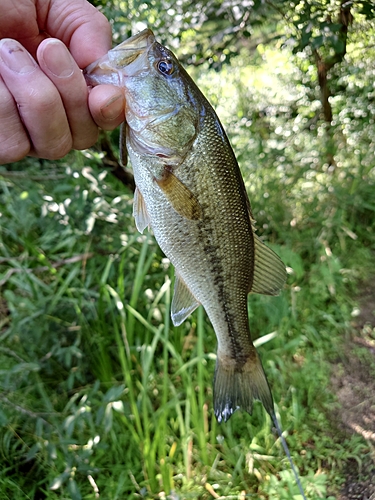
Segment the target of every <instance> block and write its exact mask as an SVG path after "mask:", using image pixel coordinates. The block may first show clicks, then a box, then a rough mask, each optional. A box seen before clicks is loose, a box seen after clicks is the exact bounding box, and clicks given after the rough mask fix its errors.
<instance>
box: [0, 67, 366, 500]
mask: <svg viewBox="0 0 375 500" xmlns="http://www.w3.org/2000/svg"><path fill="white" fill-rule="evenodd" d="M227 76H228V75H227ZM243 76H244V78H246V77H247V76H246V74H245V75H243ZM228 78H229V77H228ZM228 78H227V85H229V84H230V82H229V83H228ZM236 78H237V76H236ZM202 85H204V82H202ZM229 86H230V85H229ZM278 88H282V87H280V86H279V87H278ZM240 90H241V92H242V94H241V92H240V93H239V94H238V95H239V98H241V100H242V101H241V102H242V105H241V106H242V107H241V106H239V108H238V109H239V113H240V114H242V117H243V116H247V117H248V120H247V121H246V123H245V122H244V121H243V120H242V118H241V117H240V116H237V117H228V118H227V126H228V130H229V131H230V133H231V137H232V139H233V142H234V143H235V144H236V152H237V154H238V157H239V159H240V162H241V167H242V169H243V172H244V176H245V181H246V184H247V187H248V190H249V193H250V195H251V201H252V205H253V209H254V213H255V214H256V218H257V227H258V228H259V231H258V233H259V234H260V235H261V236H263V237H265V239H266V240H267V241H268V242H269V244H270V245H271V246H272V247H273V248H274V249H275V251H277V252H278V253H279V255H280V256H281V258H282V259H283V260H284V262H285V264H286V265H287V266H288V268H290V269H289V272H290V274H289V278H288V283H287V285H286V287H285V290H284V291H283V292H282V294H281V295H280V296H279V297H276V298H269V297H263V296H255V295H254V296H250V297H249V321H250V326H251V331H252V334H253V337H254V339H257V340H256V342H257V344H258V345H259V352H260V354H261V356H262V360H263V364H264V367H265V370H266V372H267V375H268V378H269V381H270V384H271V387H272V390H273V394H274V399H275V403H276V409H277V414H278V417H279V419H280V421H281V425H282V428H283V429H284V433H285V435H286V439H287V442H288V445H289V447H290V450H291V454H292V456H293V459H294V461H295V463H296V466H297V468H298V470H299V472H300V475H301V480H302V484H303V486H304V488H305V491H306V496H307V498H308V499H320V498H325V499H328V498H331V499H333V498H334V497H335V495H336V493H337V491H338V489H339V487H340V484H341V483H342V482H343V480H344V468H345V464H346V462H347V461H348V460H349V459H354V460H356V461H358V463H360V462H361V461H363V460H366V459H367V458H366V457H369V456H370V454H371V449H370V446H369V445H368V443H367V442H366V441H365V440H364V439H363V438H360V437H357V436H349V435H346V434H345V433H344V432H343V431H341V430H339V429H340V426H339V425H338V422H337V415H338V413H339V407H338V404H337V401H336V398H335V395H334V394H332V393H331V392H330V390H329V378H330V373H331V369H332V368H331V365H330V362H331V361H332V362H335V361H337V360H338V359H340V356H341V353H342V345H343V344H344V342H345V340H346V338H348V337H349V335H350V333H351V320H352V316H351V314H352V311H353V309H354V307H355V305H356V300H355V295H356V292H357V290H358V286H359V284H360V282H361V280H362V279H365V278H366V277H367V276H368V274H369V273H371V272H373V269H372V262H373V255H374V248H375V238H374V222H373V221H374V211H375V189H374V188H375V173H374V172H375V169H374V167H375V164H374V162H373V154H371V147H370V145H371V143H372V142H373V141H374V137H373V134H374V130H373V126H372V124H371V123H358V122H357V125H356V128H354V129H353V130H352V134H355V135H356V137H357V141H356V143H355V144H352V146H351V145H350V144H349V145H347V146H346V148H345V149H343V148H342V149H341V150H339V151H338V152H337V161H338V162H339V163H340V169H339V170H338V171H336V172H334V173H333V174H332V173H330V172H328V171H327V169H326V167H325V165H324V151H319V150H317V149H316V147H317V144H318V142H319V141H318V136H319V132H318V131H316V132H311V131H306V128H305V127H304V125H303V122H301V125H300V129H299V133H298V134H295V136H292V139H290V134H288V133H287V132H288V130H289V129H292V127H293V126H294V127H295V126H296V124H295V123H294V124H293V121H292V120H291V117H290V116H286V115H283V113H284V111H283V109H284V108H282V106H281V105H280V109H279V111H280V110H281V111H280V113H278V112H277V110H276V111H275V110H274V111H272V113H273V114H272V113H271V112H270V113H271V114H269V115H266V116H260V117H259V116H258V110H257V102H258V100H257V98H256V96H252V97H251V98H250V97H249V98H248V99H247V98H246V95H243V93H246V87H241V89H240ZM258 91H259V89H258V90H256V92H258ZM222 92H223V95H222V97H223V99H222V100H221V105H223V106H224V105H225V100H226V99H227V98H228V97H227V96H226V94H225V92H226V87H225V86H223V89H222ZM271 97H272V98H274V99H276V98H277V99H279V100H278V101H277V99H276V101H277V102H282V101H283V99H284V98H285V96H284V95H281V96H279V97H277V96H271ZM271 97H270V98H271ZM297 97H298V96H297ZM259 102H260V101H259ZM363 102H364V101H363ZM358 103H361V101H360V99H357V104H356V105H357V106H358V105H359V104H358ZM349 104H350V103H349ZM349 104H348V106H349ZM338 105H340V103H338ZM275 106H276V105H275ZM337 111H338V112H339V110H337ZM304 112H305V111H304V110H303V109H302V111H300V114H302V115H303V113H304ZM256 116H258V119H256ZM250 118H251V119H250ZM248 122H251V124H249V123H248ZM281 125H282V130H283V132H282V133H280V131H278V132H277V133H276V130H278V129H279V127H280V126H281ZM353 127H354V125H353ZM371 127H372V128H371ZM283 134H284V135H283ZM249 136H250V137H251V142H249V141H247V140H246V137H249ZM298 143H299V144H298ZM301 143H302V146H301ZM299 148H302V149H301V150H300V149H299ZM358 149H360V151H361V154H360V155H359V154H358V152H357V150H358ZM372 150H373V148H372ZM255 157H256V158H257V165H254V163H253V158H255ZM304 158H305V159H306V158H312V159H314V158H315V159H316V160H317V162H318V163H319V164H317V162H315V160H314V162H312V163H311V164H309V163H308V162H304ZM21 166H22V169H23V176H19V175H18V174H17V173H16V172H15V171H20V170H21ZM255 167H256V168H255ZM2 173H3V175H2ZM358 179H361V182H359V180H358ZM264 193H267V196H266V197H265V196H264ZM280 193H282V196H280ZM131 202H132V193H130V192H128V191H127V190H126V189H125V188H124V187H123V186H121V185H119V184H118V183H117V181H115V180H114V179H111V178H110V176H109V175H107V176H105V174H104V173H103V172H102V169H101V167H100V155H98V154H96V153H92V152H85V153H74V154H71V155H69V156H68V157H67V158H65V159H64V160H61V161H59V162H38V161H36V160H32V159H29V160H27V161H25V162H24V163H23V164H22V165H19V164H15V165H10V166H8V167H7V169H5V168H4V167H0V214H1V215H0V283H1V285H0V297H1V299H0V301H1V302H0V402H1V404H0V497H1V498H12V499H15V500H18V499H19V500H21V499H22V500H23V499H26V498H30V499H54V498H68V499H73V500H76V499H77V500H78V499H95V498H103V499H111V500H112V499H124V498H150V499H152V498H170V499H189V498H194V499H195V498H200V499H211V498H223V499H224V498H225V499H232V498H233V499H237V498H238V499H242V498H255V499H267V500H268V499H274V500H276V499H284V498H285V499H288V500H290V499H295V500H300V496H299V492H298V488H297V486H296V484H295V480H294V478H293V476H292V473H291V471H290V467H289V464H288V461H287V459H286V457H285V455H284V452H283V450H282V447H281V443H280V440H279V438H278V437H277V436H276V435H275V434H273V432H272V430H271V422H270V419H269V417H268V416H267V415H266V414H265V412H264V410H263V408H262V407H261V405H260V404H256V405H255V409H254V413H253V415H252V416H251V417H250V416H249V415H247V414H245V413H241V412H237V413H235V415H233V417H232V418H231V419H230V421H229V422H228V423H226V424H222V425H218V424H217V422H216V420H215V417H214V414H213V408H212V379H213V372H214V366H215V348H216V339H215V335H214V333H213V330H212V327H211V325H210V324H209V322H208V320H207V318H206V316H205V313H204V311H203V310H202V309H198V310H197V311H196V313H194V314H193V315H192V316H191V317H190V318H188V320H187V321H186V322H185V323H184V324H183V325H181V326H180V327H178V328H174V327H172V326H171V322H170V317H169V308H170V301H171V294H172V286H171V285H173V280H174V275H173V269H172V267H171V266H170V265H169V262H168V261H167V260H166V259H165V258H164V256H163V255H162V253H161V251H160V250H159V249H158V247H157V245H156V243H155V241H154V240H153V238H152V236H150V235H139V234H138V233H137V232H136V229H135V226H134V222H133V220H132V215H131V210H132V206H131ZM6 308H7V310H8V311H9V313H8V314H6V313H5V309H6ZM268 334H272V335H269V336H268V337H265V336H266V335H268ZM262 337H263V338H262ZM264 340H266V342H263V341H264Z"/></svg>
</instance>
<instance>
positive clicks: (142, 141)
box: [84, 28, 287, 423]
mask: <svg viewBox="0 0 375 500" xmlns="http://www.w3.org/2000/svg"><path fill="white" fill-rule="evenodd" d="M84 76H85V79H86V82H87V84H88V85H89V86H95V85H100V84H103V83H109V84H112V85H116V86H119V87H121V88H123V90H124V92H125V100H126V109H125V116H126V120H125V122H124V124H123V126H122V132H121V140H120V142H121V144H120V155H121V160H122V163H123V165H124V166H125V165H126V163H127V161H128V159H129V160H130V163H131V165H132V168H133V172H134V179H135V184H136V190H135V194H134V205H133V215H134V218H135V224H136V227H137V229H138V230H139V231H140V232H141V233H142V232H143V231H144V230H145V229H146V228H147V227H148V228H149V229H152V231H153V233H154V236H155V238H156V241H157V242H158V244H159V246H160V248H161V249H162V251H163V252H164V254H165V255H166V256H167V257H168V258H169V260H170V261H171V263H172V264H173V266H174V268H175V283H174V294H173V298H172V303H171V318H172V322H173V325H175V326H178V325H180V324H181V323H183V321H184V320H185V319H186V318H187V317H188V316H189V315H190V314H191V313H192V312H193V311H194V310H195V309H196V308H197V307H198V306H199V305H200V304H201V305H202V306H203V308H204V309H205V311H206V313H207V315H208V318H209V320H210V322H211V324H212V326H213V329H214V331H215V334H216V337H217V356H216V367H215V373H214V383H213V405H214V413H215V416H216V418H217V421H218V422H219V423H221V422H223V421H224V422H226V421H227V420H228V419H229V418H230V417H231V415H232V414H233V413H234V412H235V411H236V410H237V409H242V410H244V411H246V412H248V413H249V414H251V413H252V409H253V401H254V400H259V401H261V402H262V404H263V406H264V408H265V409H266V411H267V412H268V413H269V414H270V415H271V416H273V417H274V415H275V412H274V402H273V398H272V393H271V390H270V386H269V384H268V380H267V377H266V375H265V372H264V369H263V366H262V363H261V360H260V357H259V354H258V352H257V350H256V348H255V347H254V344H253V342H252V339H251V334H250V327H249V319H248V302H247V301H248V294H249V293H258V294H265V295H278V294H279V292H280V290H281V289H282V288H283V286H284V283H285V281H286V276H287V274H286V269H285V265H284V264H283V262H282V261H281V260H280V258H279V257H278V256H277V255H276V253H274V252H273V251H272V250H271V249H270V248H269V247H268V246H266V245H265V244H264V243H263V241H262V240H261V239H260V238H259V236H258V235H257V234H256V228H255V219H254V216H253V213H252V209H251V206H250V201H249V198H248V195H247V193H246V189H245V184H244V181H243V178H242V175H241V172H240V169H239V166H238V163H237V160H236V157H235V154H234V152H233V149H232V147H231V145H230V142H229V140H228V137H227V135H226V133H225V131H224V128H223V126H222V124H221V122H220V120H219V118H218V116H217V115H216V113H215V111H214V109H213V108H212V106H211V105H210V103H209V101H208V100H207V99H206V98H205V96H204V95H203V94H202V92H201V91H200V90H199V88H198V87H197V85H196V84H195V83H194V81H193V80H192V78H191V77H190V76H189V74H188V73H187V72H186V70H185V69H184V68H183V67H182V65H181V64H180V62H179V61H178V59H177V58H176V56H175V55H174V54H173V53H172V52H171V51H170V50H169V49H168V48H166V47H165V46H163V45H162V44H160V43H159V42H158V41H157V40H156V39H155V36H154V34H153V32H152V31H151V30H150V29H149V28H147V29H145V30H143V31H142V32H140V33H138V34H136V35H134V36H132V37H131V38H129V39H127V40H125V41H124V42H122V43H121V44H119V45H118V46H116V47H114V48H113V49H111V50H110V51H109V52H108V54H107V55H105V56H104V57H102V58H100V59H99V60H98V61H95V62H94V63H92V64H90V65H89V66H88V67H87V68H86V69H85V70H84Z"/></svg>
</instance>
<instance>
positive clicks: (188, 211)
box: [155, 169, 202, 220]
mask: <svg viewBox="0 0 375 500" xmlns="http://www.w3.org/2000/svg"><path fill="white" fill-rule="evenodd" d="M155 182H156V183H157V185H158V186H159V187H160V189H161V190H162V191H163V193H164V195H165V197H166V198H167V200H168V201H169V203H170V204H171V205H172V207H173V209H174V210H175V211H176V212H177V213H178V214H180V215H181V216H182V217H184V218H185V219H190V220H199V219H201V217H202V209H201V206H200V204H199V202H198V200H197V198H196V197H195V195H194V194H193V193H192V192H191V191H190V189H189V188H187V187H186V186H185V184H184V183H183V182H181V181H180V179H178V177H176V176H175V175H174V173H173V172H171V171H170V170H167V169H166V170H165V172H164V175H163V177H162V178H161V179H155Z"/></svg>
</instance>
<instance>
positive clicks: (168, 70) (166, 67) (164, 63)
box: [158, 59, 174, 75]
mask: <svg viewBox="0 0 375 500" xmlns="http://www.w3.org/2000/svg"><path fill="white" fill-rule="evenodd" d="M158 70H159V71H160V73H162V74H163V75H171V74H172V73H173V71H174V66H173V62H172V60H171V59H163V60H161V61H159V62H158Z"/></svg>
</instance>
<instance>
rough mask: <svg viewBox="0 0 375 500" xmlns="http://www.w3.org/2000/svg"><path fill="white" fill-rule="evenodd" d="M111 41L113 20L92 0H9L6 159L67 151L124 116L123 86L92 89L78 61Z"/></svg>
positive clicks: (2, 20) (1, 45)
mask: <svg viewBox="0 0 375 500" xmlns="http://www.w3.org/2000/svg"><path fill="white" fill-rule="evenodd" d="M51 37H53V38H51ZM110 48H111V29H110V25H109V23H108V21H107V19H106V18H105V17H104V16H103V15H102V14H101V13H100V12H99V11H98V10H97V9H95V7H93V6H92V5H91V4H89V3H88V2H87V1H86V0H50V1H49V2H47V1H45V0H2V3H1V6H0V103H1V105H0V164H4V163H8V162H13V161H18V160H20V159H22V158H23V157H25V156H27V155H30V156H38V157H41V158H47V159H57V158H61V157H63V156H64V155H66V154H67V153H68V152H69V151H70V150H71V149H72V148H74V149H85V148H87V147H90V146H92V145H93V144H94V143H95V142H96V139H97V136H98V126H99V127H101V128H103V129H105V130H112V129H114V128H115V127H117V126H118V125H119V124H120V123H121V122H122V121H124V97H123V93H122V91H121V89H119V88H116V87H114V86H111V85H100V86H98V87H95V88H94V89H92V91H91V92H90V94H89V96H88V89H87V85H86V83H85V80H84V77H83V75H82V72H81V70H80V69H79V68H83V67H85V66H87V65H88V64H89V63H91V62H93V61H95V60H96V59H98V58H99V57H101V56H102V55H104V54H106V53H107V52H108V50H109V49H110ZM68 49H69V50H70V52H69V50H68ZM87 96H88V97H87Z"/></svg>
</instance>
